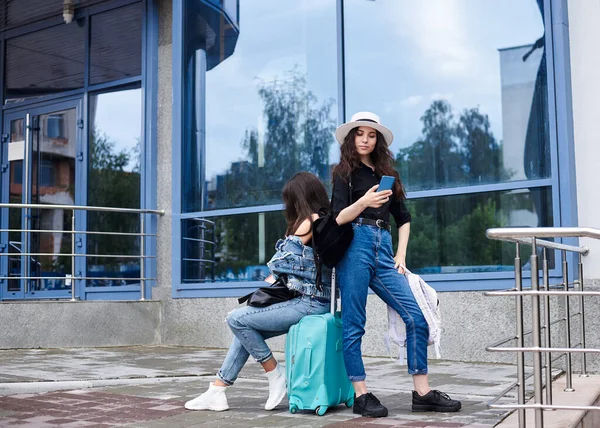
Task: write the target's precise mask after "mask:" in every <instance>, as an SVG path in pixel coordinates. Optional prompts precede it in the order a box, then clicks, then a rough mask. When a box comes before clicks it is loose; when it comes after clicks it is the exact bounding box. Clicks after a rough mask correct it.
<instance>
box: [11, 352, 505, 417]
mask: <svg viewBox="0 0 600 428" xmlns="http://www.w3.org/2000/svg"><path fill="white" fill-rule="evenodd" d="M34 351H35V352H34ZM224 356H225V351H224V350H214V349H200V348H177V347H129V348H127V347H126V348H110V349H99V348H96V349H67V350H65V349H62V350H17V351H0V382H4V383H0V388H5V389H7V388H8V386H10V385H11V383H12V382H22V381H24V380H28V379H34V380H43V381H45V382H44V383H45V385H48V384H49V382H48V381H55V383H57V382H60V381H65V380H68V381H78V380H94V379H95V380H103V379H117V380H119V382H120V383H121V384H120V385H115V386H103V387H97V388H90V389H87V388H84V389H81V388H79V387H78V388H79V389H73V390H70V391H57V392H47V393H41V394H37V393H30V392H19V393H18V395H4V396H0V427H3V426H36V427H37V428H40V427H56V426H64V427H67V428H69V427H78V426H85V427H102V428H108V427H116V426H126V427H128V428H138V427H139V428H192V427H202V428H213V427H226V428H237V427H240V428H242V427H243V428H248V427H281V428H284V427H300V428H302V427H306V428H316V427H325V426H330V427H353V426H355V427H359V426H362V427H370V428H386V427H412V428H425V427H427V428H431V427H440V428H441V427H443V428H450V427H452V428H454V427H456V428H459V427H460V428H465V427H469V428H483V427H485V428H490V427H492V426H493V425H494V423H495V422H497V421H499V420H501V419H502V418H503V417H504V415H506V412H503V411H498V410H489V409H487V407H486V403H487V402H488V401H489V400H490V399H491V398H492V397H493V395H494V394H496V393H497V392H500V391H501V390H502V389H504V388H505V387H506V386H507V385H508V384H510V383H511V382H512V381H513V378H514V376H515V368H514V367H513V366H506V365H492V364H466V363H453V362H447V361H439V360H432V361H431V365H430V373H431V381H432V387H434V388H439V389H442V390H444V392H448V393H449V394H451V396H452V397H453V398H457V399H460V400H461V401H462V402H463V409H462V411H461V412H459V413H456V414H435V413H424V414H415V413H412V412H411V390H412V378H411V377H410V376H409V375H407V373H406V367H405V366H404V367H402V366H399V365H398V364H397V363H396V362H393V361H391V360H389V359H388V358H365V365H366V369H367V373H368V383H369V388H370V389H371V390H372V391H373V392H374V393H375V394H376V395H377V397H378V398H379V399H380V400H381V401H382V403H383V404H384V405H386V406H387V407H388V409H389V412H390V416H389V417H388V418H382V419H368V418H360V417H358V416H357V415H354V414H353V413H352V411H351V409H347V408H346V407H345V406H343V405H342V406H338V407H336V408H333V409H330V410H329V411H328V412H327V413H326V414H325V416H323V417H318V416H316V415H315V414H314V412H310V411H307V412H305V413H298V414H295V415H291V414H290V413H289V411H288V407H287V406H288V403H287V399H284V401H283V402H282V403H281V404H280V405H279V406H278V407H277V409H275V410H274V411H272V412H266V411H264V404H265V401H266V399H267V397H268V383H267V381H266V379H265V377H264V374H263V372H262V368H261V367H260V365H259V364H255V363H252V362H249V363H248V364H247V365H246V367H244V369H243V370H242V372H241V374H240V377H239V378H238V381H237V382H236V384H235V385H234V386H233V387H231V388H228V389H227V397H228V401H229V406H230V410H229V411H227V412H218V413H217V412H208V411H204V412H202V411H187V410H186V409H184V408H183V403H184V402H185V401H187V400H189V399H191V398H194V397H196V396H198V395H199V394H201V393H202V392H204V391H205V390H206V388H207V386H208V383H209V382H210V381H211V380H213V379H214V373H215V372H216V371H217V369H218V368H219V365H220V363H221V362H222V360H223V358H224ZM275 356H276V358H277V359H278V361H280V362H281V363H282V365H283V364H284V358H283V355H282V354H280V353H276V354H275ZM12 373H22V375H21V376H12ZM9 374H10V375H11V376H8V375H9ZM5 389H0V390H5ZM35 418H38V419H35ZM31 420H33V422H32V421H31ZM56 421H59V424H56V423H55V422H56ZM477 424H478V425H477Z"/></svg>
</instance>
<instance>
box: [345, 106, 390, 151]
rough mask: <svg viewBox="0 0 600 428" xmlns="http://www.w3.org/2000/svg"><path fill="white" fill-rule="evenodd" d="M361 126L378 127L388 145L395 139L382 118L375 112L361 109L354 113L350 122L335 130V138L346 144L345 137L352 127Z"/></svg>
mask: <svg viewBox="0 0 600 428" xmlns="http://www.w3.org/2000/svg"><path fill="white" fill-rule="evenodd" d="M360 126H368V127H370V128H373V129H376V130H378V131H379V132H381V134H382V135H383V138H384V139H385V142H386V143H387V145H388V146H389V145H391V144H392V141H393V140H394V134H392V131H390V130H389V129H388V128H386V127H385V126H383V125H382V124H381V119H380V118H379V116H377V115H376V114H375V113H371V112H370V111H361V112H358V113H355V114H354V115H352V118H351V119H350V122H346V123H344V124H342V125H340V126H338V128H337V129H336V130H335V139H336V140H338V143H340V144H344V138H346V135H348V132H350V130H351V129H354V128H358V127H360Z"/></svg>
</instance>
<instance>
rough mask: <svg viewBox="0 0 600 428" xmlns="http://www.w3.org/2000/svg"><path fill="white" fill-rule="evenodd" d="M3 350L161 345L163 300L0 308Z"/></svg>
mask: <svg viewBox="0 0 600 428" xmlns="http://www.w3.org/2000/svg"><path fill="white" fill-rule="evenodd" d="M0 323H1V324H2V329H0V349H8V348H70V347H97V346H127V345H158V344H160V336H159V328H158V327H159V324H160V302H150V301H145V302H49V301H39V302H18V303H1V304H0Z"/></svg>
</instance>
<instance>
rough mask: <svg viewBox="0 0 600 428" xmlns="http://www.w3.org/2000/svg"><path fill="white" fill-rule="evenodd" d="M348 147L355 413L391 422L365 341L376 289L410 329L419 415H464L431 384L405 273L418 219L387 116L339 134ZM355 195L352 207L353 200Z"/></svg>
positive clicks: (346, 260)
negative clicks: (367, 361)
mask: <svg viewBox="0 0 600 428" xmlns="http://www.w3.org/2000/svg"><path fill="white" fill-rule="evenodd" d="M335 136H336V139H337V140H338V142H339V143H340V144H341V156H340V163H339V164H338V165H337V166H336V167H335V169H334V171H333V182H334V190H333V212H334V214H335V215H336V216H337V217H336V221H337V223H338V224H340V225H341V224H345V223H352V228H353V230H354V239H353V240H352V243H351V244H350V247H349V248H348V250H347V252H346V254H345V255H344V257H343V258H342V260H341V261H340V262H339V264H338V265H337V269H336V270H337V273H338V278H339V283H340V293H341V298H342V308H343V310H342V320H343V325H344V332H343V349H344V361H345V363H346V371H347V373H348V377H349V379H350V380H351V381H352V383H353V385H354V390H355V392H356V399H355V401H354V409H353V410H354V413H358V414H361V415H362V416H366V417H385V416H387V414H388V410H387V408H386V407H385V406H383V405H382V404H381V402H380V401H379V400H378V399H377V398H376V397H375V396H374V395H373V394H372V393H370V392H368V390H367V386H366V383H365V378H366V374H365V367H364V364H363V361H362V353H361V342H362V337H363V335H364V334H365V322H366V306H367V293H368V289H369V287H370V288H371V289H372V290H373V291H374V292H375V294H377V295H378V296H379V297H380V298H381V299H382V300H383V301H384V302H385V303H386V304H387V305H389V306H390V307H392V308H393V309H394V310H396V311H397V312H398V314H399V315H400V317H402V320H403V321H404V323H405V324H406V334H407V338H406V339H407V340H406V342H407V362H408V373H409V374H411V375H412V376H413V383H414V391H413V396H412V410H413V411H435V412H456V411H458V410H460V408H461V403H460V401H456V400H452V399H450V397H448V395H446V394H444V393H442V392H440V391H436V390H431V389H430V387H429V380H428V377H427V341H428V339H429V328H428V326H427V322H426V320H425V317H424V316H423V313H422V311H421V309H420V308H419V305H418V304H417V302H416V300H415V298H414V296H413V294H412V292H411V289H410V286H409V285H408V281H407V279H406V277H405V276H404V275H403V274H404V272H405V264H406V262H405V260H406V247H407V244H408V237H409V235H410V220H411V216H410V213H409V212H408V210H407V209H406V206H405V205H404V199H405V194H404V189H403V187H402V183H401V182H400V178H399V176H398V173H397V172H396V170H395V169H394V166H393V162H394V161H393V157H392V153H391V151H390V150H389V149H388V146H389V145H390V144H391V143H392V139H393V135H392V132H391V131H390V130H389V129H388V128H386V127H385V126H383V125H381V124H380V119H379V116H377V115H376V114H374V113H370V112H361V113H356V114H355V115H354V116H352V119H351V120H350V122H348V123H345V124H343V125H341V126H340V127H339V128H338V129H337V130H336V133H335ZM383 175H390V176H393V177H395V178H396V180H395V181H394V186H393V189H392V190H386V191H381V192H377V188H378V185H379V180H380V179H381V177H382V176H383ZM350 194H351V197H352V200H350ZM390 214H392V216H394V219H395V220H396V224H397V225H398V249H397V251H396V253H395V254H394V253H393V251H392V235H391V233H390V231H391V226H390V223H389V221H390Z"/></svg>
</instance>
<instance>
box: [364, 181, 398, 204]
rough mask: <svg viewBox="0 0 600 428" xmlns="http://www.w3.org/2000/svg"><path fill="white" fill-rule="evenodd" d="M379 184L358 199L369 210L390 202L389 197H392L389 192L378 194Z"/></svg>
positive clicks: (384, 191)
mask: <svg viewBox="0 0 600 428" xmlns="http://www.w3.org/2000/svg"><path fill="white" fill-rule="evenodd" d="M378 188H379V184H376V185H375V186H373V187H371V188H370V189H369V190H367V192H366V193H365V194H364V195H363V197H362V198H360V200H361V202H362V203H363V205H364V206H365V208H366V207H369V208H379V207H381V206H382V205H383V204H385V203H386V202H387V201H389V200H390V196H392V191H391V190H383V191H381V192H378V191H377V189H378Z"/></svg>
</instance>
